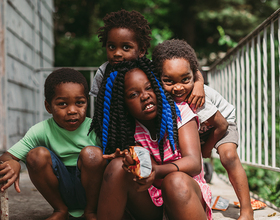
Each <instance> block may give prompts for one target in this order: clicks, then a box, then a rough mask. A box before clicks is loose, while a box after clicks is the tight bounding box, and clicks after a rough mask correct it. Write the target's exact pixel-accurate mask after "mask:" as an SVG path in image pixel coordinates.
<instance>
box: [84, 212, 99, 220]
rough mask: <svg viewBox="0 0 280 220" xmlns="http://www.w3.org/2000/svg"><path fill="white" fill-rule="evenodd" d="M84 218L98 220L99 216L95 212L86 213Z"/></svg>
mask: <svg viewBox="0 0 280 220" xmlns="http://www.w3.org/2000/svg"><path fill="white" fill-rule="evenodd" d="M84 217H85V219H86V220H97V216H96V214H95V213H93V212H89V213H84Z"/></svg>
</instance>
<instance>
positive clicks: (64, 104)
mask: <svg viewBox="0 0 280 220" xmlns="http://www.w3.org/2000/svg"><path fill="white" fill-rule="evenodd" d="M57 105H59V106H66V105H67V104H66V102H59V103H58V104H57Z"/></svg>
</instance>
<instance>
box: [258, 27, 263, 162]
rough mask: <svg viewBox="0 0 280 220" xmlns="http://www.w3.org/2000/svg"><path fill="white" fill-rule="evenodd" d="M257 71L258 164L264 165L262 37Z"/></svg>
mask: <svg viewBox="0 0 280 220" xmlns="http://www.w3.org/2000/svg"><path fill="white" fill-rule="evenodd" d="M257 65H258V66H257V71H258V164H259V165H261V164H262V102H261V100H262V93H261V89H262V80H261V72H262V71H261V70H262V68H261V35H260V33H259V34H258V39H257Z"/></svg>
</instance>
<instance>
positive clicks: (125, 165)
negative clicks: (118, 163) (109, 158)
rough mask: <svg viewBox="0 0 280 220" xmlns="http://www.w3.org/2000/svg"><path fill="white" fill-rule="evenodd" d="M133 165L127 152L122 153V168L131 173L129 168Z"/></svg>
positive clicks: (133, 162)
mask: <svg viewBox="0 0 280 220" xmlns="http://www.w3.org/2000/svg"><path fill="white" fill-rule="evenodd" d="M134 164H135V161H134V160H133V159H132V157H131V154H130V152H128V151H126V152H124V158H123V165H122V168H123V169H124V170H125V171H127V172H131V171H130V169H129V166H132V165H134Z"/></svg>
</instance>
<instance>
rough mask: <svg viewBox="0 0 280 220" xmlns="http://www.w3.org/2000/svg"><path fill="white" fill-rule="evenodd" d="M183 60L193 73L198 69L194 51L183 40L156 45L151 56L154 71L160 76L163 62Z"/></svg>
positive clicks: (173, 40) (167, 41)
mask: <svg viewBox="0 0 280 220" xmlns="http://www.w3.org/2000/svg"><path fill="white" fill-rule="evenodd" d="M176 58H183V59H185V60H187V61H189V63H190V68H191V70H192V71H193V73H195V72H196V71H197V69H198V61H197V57H196V54H195V51H194V49H193V48H192V47H191V46H190V45H189V44H188V43H187V42H186V41H184V40H178V39H172V40H166V41H164V42H163V43H160V44H158V45H157V46H156V47H155V48H154V50H153V54H152V60H153V62H154V66H155V70H156V72H157V73H158V74H160V75H159V76H161V75H162V67H163V63H164V61H165V60H171V59H176Z"/></svg>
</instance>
